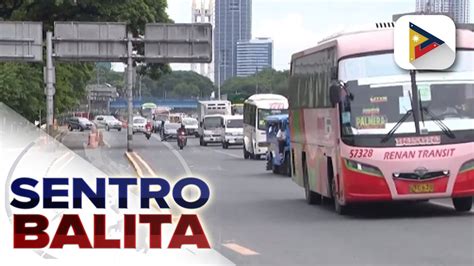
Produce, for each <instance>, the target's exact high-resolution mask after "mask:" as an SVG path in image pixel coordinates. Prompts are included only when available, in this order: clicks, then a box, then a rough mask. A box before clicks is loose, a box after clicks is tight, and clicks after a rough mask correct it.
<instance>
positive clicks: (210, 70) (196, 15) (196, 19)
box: [191, 0, 215, 80]
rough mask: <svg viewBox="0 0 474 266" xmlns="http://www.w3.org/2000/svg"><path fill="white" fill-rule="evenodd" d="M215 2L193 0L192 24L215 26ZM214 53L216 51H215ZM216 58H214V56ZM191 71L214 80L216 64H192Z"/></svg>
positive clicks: (211, 0) (210, 0) (212, 0)
mask: <svg viewBox="0 0 474 266" xmlns="http://www.w3.org/2000/svg"><path fill="white" fill-rule="evenodd" d="M214 1H215V0H193V1H192V10H191V12H192V22H193V23H211V24H212V25H214V23H215V17H214V8H215V2H214ZM213 52H214V51H213ZM213 58H214V56H213ZM191 70H193V71H194V72H197V73H199V74H201V75H202V76H205V77H208V78H209V79H211V80H213V79H214V63H213V62H212V63H210V64H192V65H191Z"/></svg>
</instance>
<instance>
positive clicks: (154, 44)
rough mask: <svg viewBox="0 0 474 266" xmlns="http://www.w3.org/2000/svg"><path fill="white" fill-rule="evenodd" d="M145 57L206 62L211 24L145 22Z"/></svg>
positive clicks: (156, 60)
mask: <svg viewBox="0 0 474 266" xmlns="http://www.w3.org/2000/svg"><path fill="white" fill-rule="evenodd" d="M145 61H146V62H152V63H210V62H211V61H212V25H211V24H209V23H193V24H165V23H153V24H146V25H145Z"/></svg>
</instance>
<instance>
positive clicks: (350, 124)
mask: <svg viewBox="0 0 474 266" xmlns="http://www.w3.org/2000/svg"><path fill="white" fill-rule="evenodd" d="M384 24H385V25H384ZM384 24H380V23H379V24H376V25H374V27H373V28H372V29H368V30H360V31H357V32H352V33H341V34H338V35H335V36H333V37H331V38H330V39H327V40H325V41H323V42H320V43H319V45H318V46H316V47H314V48H311V49H308V50H305V51H302V52H299V53H297V54H294V55H293V57H292V62H291V78H290V98H289V106H290V110H289V114H290V127H291V149H292V165H293V167H292V169H293V170H292V171H293V172H292V178H293V180H294V181H295V182H296V183H297V184H298V185H300V186H302V187H304V188H305V195H306V200H307V202H308V203H309V204H318V203H320V202H321V199H322V198H323V197H326V198H334V199H335V200H334V202H335V204H334V205H335V209H336V211H337V212H338V213H344V212H346V211H347V210H348V207H349V206H350V205H351V204H352V203H356V202H377V201H392V200H408V201H411V200H413V201H417V200H426V199H434V198H452V201H453V204H454V206H455V208H456V210H458V211H469V210H470V209H471V207H472V199H473V198H472V197H473V196H474V63H473V62H474V32H473V31H472V30H468V29H458V30H457V58H456V62H455V64H454V65H453V66H452V67H451V68H450V69H449V70H447V71H443V72H433V71H430V72H423V71H421V72H419V71H417V72H409V71H406V70H403V69H400V68H399V67H398V66H397V65H396V64H395V61H394V57H393V23H384Z"/></svg>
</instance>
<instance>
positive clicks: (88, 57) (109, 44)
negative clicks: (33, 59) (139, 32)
mask: <svg viewBox="0 0 474 266" xmlns="http://www.w3.org/2000/svg"><path fill="white" fill-rule="evenodd" d="M53 41H54V57H55V58H56V59H58V60H77V61H100V62H120V61H123V60H125V59H126V58H127V56H128V55H127V42H126V41H127V29H126V24H125V23H116V22H55V23H54V40H53Z"/></svg>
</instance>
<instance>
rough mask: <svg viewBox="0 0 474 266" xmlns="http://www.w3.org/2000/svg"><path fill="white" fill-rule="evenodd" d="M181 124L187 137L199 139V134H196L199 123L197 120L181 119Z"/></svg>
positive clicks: (190, 118)
mask: <svg viewBox="0 0 474 266" xmlns="http://www.w3.org/2000/svg"><path fill="white" fill-rule="evenodd" d="M183 124H184V127H185V128H186V134H187V135H194V136H196V137H199V132H198V127H199V122H198V121H197V119H195V118H192V117H186V118H183Z"/></svg>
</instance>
